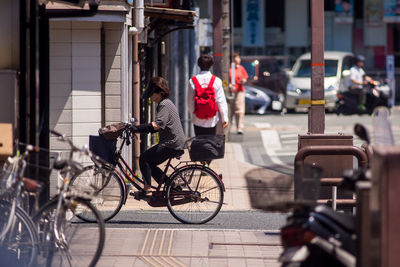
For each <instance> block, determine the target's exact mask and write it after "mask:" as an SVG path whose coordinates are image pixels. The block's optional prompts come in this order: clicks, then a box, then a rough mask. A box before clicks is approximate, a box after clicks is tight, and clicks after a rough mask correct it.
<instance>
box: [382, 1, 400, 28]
mask: <svg viewBox="0 0 400 267" xmlns="http://www.w3.org/2000/svg"><path fill="white" fill-rule="evenodd" d="M383 21H384V22H387V23H399V22H400V0H383Z"/></svg>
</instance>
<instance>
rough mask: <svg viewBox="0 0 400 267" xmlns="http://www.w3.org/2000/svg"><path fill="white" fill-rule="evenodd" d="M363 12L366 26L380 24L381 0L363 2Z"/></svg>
mask: <svg viewBox="0 0 400 267" xmlns="http://www.w3.org/2000/svg"><path fill="white" fill-rule="evenodd" d="M364 12H365V13H364V14H365V23H366V26H367V27H368V26H381V25H382V24H383V23H382V22H383V20H382V17H383V16H382V13H383V12H382V0H366V1H365V2H364Z"/></svg>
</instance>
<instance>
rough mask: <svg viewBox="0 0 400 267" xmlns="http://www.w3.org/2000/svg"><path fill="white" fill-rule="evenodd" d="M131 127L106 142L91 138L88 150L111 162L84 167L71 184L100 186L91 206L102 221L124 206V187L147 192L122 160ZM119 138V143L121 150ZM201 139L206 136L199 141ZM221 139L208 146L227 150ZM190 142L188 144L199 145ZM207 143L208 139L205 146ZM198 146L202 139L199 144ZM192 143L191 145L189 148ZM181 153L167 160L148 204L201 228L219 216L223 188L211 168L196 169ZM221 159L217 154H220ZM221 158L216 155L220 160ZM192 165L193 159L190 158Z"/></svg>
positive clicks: (122, 125) (120, 127)
mask: <svg viewBox="0 0 400 267" xmlns="http://www.w3.org/2000/svg"><path fill="white" fill-rule="evenodd" d="M134 123H135V120H134V119H132V120H131V122H130V123H119V124H118V125H116V126H115V128H116V133H115V135H114V138H111V139H110V140H107V139H105V138H103V137H102V136H91V140H90V144H89V146H90V150H91V151H93V152H94V153H95V154H98V155H100V156H101V157H102V158H103V159H106V160H108V162H109V163H110V164H104V163H99V162H98V161H97V162H94V165H92V166H88V167H86V168H85V169H84V170H83V171H82V172H81V173H79V174H77V175H76V176H73V177H72V178H71V185H73V186H77V187H81V188H86V189H87V190H93V185H97V186H98V187H97V188H96V189H95V190H93V191H94V192H93V195H94V196H95V197H94V199H93V201H92V204H93V205H94V206H95V207H97V208H98V210H100V212H101V213H102V215H103V217H104V219H105V220H106V221H107V220H110V219H111V218H113V217H114V216H115V215H116V214H117V213H118V212H119V210H120V209H121V207H122V205H123V204H125V202H126V200H127V197H128V190H127V186H126V183H125V180H126V181H129V182H130V183H131V184H132V185H133V186H134V187H135V188H136V189H137V190H139V191H140V190H143V185H144V181H143V179H142V178H140V177H139V176H138V175H137V174H136V173H135V172H134V171H133V170H132V168H131V167H130V166H129V164H128V163H127V162H126V160H125V159H124V158H123V156H122V149H123V147H124V146H125V145H130V144H131V139H132V138H133V136H134V133H133V131H132V128H133V127H132V126H133V125H134ZM118 138H119V139H120V140H121V144H120V146H119V148H118V149H117V141H118ZM200 138H202V137H200ZM215 138H219V139H220V140H214V141H210V142H211V143H212V144H213V145H215V144H217V146H219V149H223V147H222V146H223V145H224V141H225V140H224V138H221V136H217V137H215ZM195 140H196V139H190V141H189V142H196V141H195ZM207 140H209V139H204V137H203V140H202V141H204V142H207ZM197 141H198V140H197ZM190 146H191V144H189V145H188V147H189V148H190ZM183 154H184V151H183V150H182V151H181V153H180V154H179V155H178V156H176V157H175V158H176V159H177V160H178V163H176V164H174V163H173V161H172V160H173V159H174V158H170V159H168V160H167V163H166V165H165V169H164V171H163V176H162V179H161V181H160V183H159V184H158V186H152V188H153V189H154V191H153V193H152V196H151V197H149V198H148V199H147V203H148V204H149V205H150V206H152V207H163V206H164V207H165V206H167V207H168V210H169V211H170V213H171V214H172V216H173V217H174V218H176V219H177V220H179V221H180V222H182V223H189V224H202V223H206V222H208V221H210V220H211V219H213V218H214V217H215V216H216V215H217V214H218V212H219V211H220V209H221V207H222V204H223V197H224V191H225V188H224V184H223V182H222V179H221V176H220V175H218V174H217V173H216V172H215V171H213V170H212V169H211V168H209V167H207V166H205V165H203V164H197V163H195V162H193V161H181V160H180V159H181V156H182V155H183ZM192 154H193V153H192ZM217 154H218V153H217ZM220 156H221V155H215V157H213V158H218V157H220ZM213 158H196V159H195V160H198V161H200V160H208V159H213ZM192 160H194V159H193V157H192ZM79 218H81V219H82V220H84V221H88V222H91V221H92V219H91V217H90V216H86V214H83V215H80V216H79Z"/></svg>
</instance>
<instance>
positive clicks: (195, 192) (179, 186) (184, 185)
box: [166, 165, 224, 224]
mask: <svg viewBox="0 0 400 267" xmlns="http://www.w3.org/2000/svg"><path fill="white" fill-rule="evenodd" d="M166 198H167V207H168V210H169V211H170V213H171V214H172V216H174V217H175V218H176V219H177V220H179V221H180V222H183V223H189V224H202V223H206V222H208V221H210V220H211V219H213V218H214V217H215V216H216V215H217V214H218V212H219V211H220V209H221V206H222V203H223V200H224V192H223V189H222V185H221V182H220V180H219V179H218V177H217V176H216V175H215V173H214V172H213V171H212V170H210V169H209V168H207V167H204V166H201V165H188V166H186V167H183V168H181V169H180V170H178V172H177V173H175V174H173V176H172V177H171V183H170V184H169V185H168V187H167V189H166Z"/></svg>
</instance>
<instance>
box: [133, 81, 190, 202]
mask: <svg viewBox="0 0 400 267" xmlns="http://www.w3.org/2000/svg"><path fill="white" fill-rule="evenodd" d="M169 95H170V89H169V88H168V85H167V81H166V80H165V79H164V78H161V77H154V78H152V79H151V80H150V82H149V85H148V86H147V89H146V91H145V92H144V94H143V95H142V98H150V99H151V101H153V102H155V103H157V108H156V112H157V115H156V119H155V121H153V122H151V123H146V124H140V125H136V126H133V128H132V131H133V132H138V133H155V132H158V133H159V143H158V144H157V145H155V146H152V147H150V148H149V149H147V150H146V151H144V152H143V153H141V155H140V158H139V166H140V171H141V173H142V176H143V180H144V182H145V184H144V188H143V189H144V190H143V191H141V192H140V193H139V195H138V197H139V198H143V197H150V196H151V191H150V190H151V177H153V178H154V179H155V180H156V181H157V182H158V183H159V182H160V181H161V178H162V175H163V171H162V170H161V169H160V168H159V167H158V166H157V165H159V164H161V163H163V162H164V161H165V160H167V159H169V158H172V157H176V156H178V155H180V154H183V148H184V145H185V141H186V137H185V134H184V132H183V129H182V125H181V120H180V117H179V113H178V110H177V108H176V107H175V105H174V103H172V101H171V100H170V99H169Z"/></svg>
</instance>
